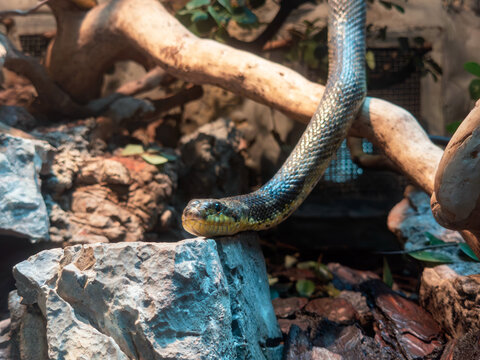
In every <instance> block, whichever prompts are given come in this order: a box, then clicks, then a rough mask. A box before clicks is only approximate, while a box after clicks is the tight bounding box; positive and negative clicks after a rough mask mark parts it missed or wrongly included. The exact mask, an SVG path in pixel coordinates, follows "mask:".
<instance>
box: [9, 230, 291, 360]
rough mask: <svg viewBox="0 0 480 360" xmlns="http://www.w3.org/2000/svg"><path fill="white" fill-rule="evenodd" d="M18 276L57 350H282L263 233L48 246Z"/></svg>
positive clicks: (127, 354)
mask: <svg viewBox="0 0 480 360" xmlns="http://www.w3.org/2000/svg"><path fill="white" fill-rule="evenodd" d="M14 276H15V279H16V281H17V287H18V294H19V295H20V296H22V298H23V299H22V303H23V304H25V305H21V306H24V307H25V308H26V309H27V311H31V312H34V310H32V308H36V309H38V312H39V314H41V318H42V321H44V322H45V326H44V327H43V329H39V330H38V334H37V337H38V338H40V339H41V338H42V336H43V337H44V338H45V339H46V340H45V342H46V343H47V344H48V358H50V359H59V358H64V359H172V360H173V359H178V360H181V359H225V360H228V359H252V360H257V359H258V360H261V359H271V360H276V359H280V358H281V351H282V349H281V346H279V345H278V344H279V340H280V336H281V335H280V331H279V329H278V325H277V323H276V319H275V315H274V313H273V308H272V305H271V302H270V297H269V291H268V281H267V275H266V271H265V263H264V260H263V257H262V254H261V251H260V248H259V245H258V240H257V238H256V236H255V235H254V234H243V235H239V236H236V237H232V238H222V239H221V240H218V241H214V240H211V239H204V238H196V239H189V240H184V241H181V242H178V243H117V244H92V245H83V246H81V245H77V246H72V247H68V248H65V249H54V250H48V251H43V252H41V253H38V254H37V255H34V256H32V257H31V258H29V259H28V260H26V261H24V262H22V263H20V264H18V265H17V266H15V268H14ZM17 307H18V306H17ZM12 308H15V305H14V304H10V310H11V311H12ZM17 313H18V311H17ZM20 313H21V311H20ZM12 316H13V315H12ZM16 318H22V315H19V316H18V315H17V316H16ZM12 321H13V320H12ZM17 323H18V321H17ZM20 323H21V322H20ZM20 328H21V326H20ZM31 336H33V335H31ZM17 337H18V336H17ZM24 344H25V346H23V345H22V346H23V347H21V348H22V351H23V353H27V352H28V351H31V350H32V349H30V348H28V342H24ZM32 346H33V345H32ZM35 346H37V347H38V346H39V345H38V344H37V345H35ZM21 358H22V359H27V358H26V357H21ZM37 358H38V359H42V360H43V359H47V357H37Z"/></svg>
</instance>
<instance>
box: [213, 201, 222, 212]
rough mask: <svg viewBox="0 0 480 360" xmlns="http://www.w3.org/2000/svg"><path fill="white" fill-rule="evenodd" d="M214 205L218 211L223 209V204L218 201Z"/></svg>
mask: <svg viewBox="0 0 480 360" xmlns="http://www.w3.org/2000/svg"><path fill="white" fill-rule="evenodd" d="M213 206H214V207H215V211H216V212H220V210H222V206H221V205H220V203H218V202H216V203H215V204H214V205H213Z"/></svg>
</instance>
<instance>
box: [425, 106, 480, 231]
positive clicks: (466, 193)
mask: <svg viewBox="0 0 480 360" xmlns="http://www.w3.org/2000/svg"><path fill="white" fill-rule="evenodd" d="M432 211H433V215H434V216H435V219H436V220H437V221H438V222H439V223H440V224H441V225H443V226H445V227H447V228H450V229H454V230H468V231H470V232H472V233H477V234H478V233H480V100H479V101H477V103H476V106H475V107H474V108H473V110H472V111H471V112H470V114H469V115H468V116H467V117H466V118H465V120H464V121H463V122H462V123H461V124H460V126H459V128H458V129H457V131H456V132H455V134H454V135H453V137H452V139H451V140H450V142H449V143H448V146H447V147H446V149H445V152H444V154H443V157H442V159H441V161H440V164H439V166H438V170H437V173H436V176H435V190H434V193H433V196H432Z"/></svg>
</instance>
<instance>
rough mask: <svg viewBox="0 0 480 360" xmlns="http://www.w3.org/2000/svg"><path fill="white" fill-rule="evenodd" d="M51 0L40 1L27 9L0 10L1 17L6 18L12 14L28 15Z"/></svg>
mask: <svg viewBox="0 0 480 360" xmlns="http://www.w3.org/2000/svg"><path fill="white" fill-rule="evenodd" d="M49 1H50V0H43V1H40V2H39V3H38V4H37V5H35V6H34V7H32V8H30V9H27V10H6V11H0V18H6V17H10V16H27V15H29V14H31V13H34V12H35V11H37V10H38V9H40V8H41V7H42V6H43V5H45V4H47V3H48V2H49Z"/></svg>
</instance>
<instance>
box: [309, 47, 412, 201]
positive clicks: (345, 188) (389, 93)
mask: <svg viewBox="0 0 480 360" xmlns="http://www.w3.org/2000/svg"><path fill="white" fill-rule="evenodd" d="M372 51H373V52H374V54H375V63H376V68H375V70H373V71H372V72H371V74H372V75H379V76H376V77H375V76H372V78H376V79H380V81H377V84H376V87H377V88H376V89H375V90H369V91H368V95H369V96H373V97H378V98H381V99H385V100H387V101H390V102H392V103H394V104H397V105H399V106H401V107H404V108H405V109H407V110H408V111H410V112H411V113H412V114H413V115H414V116H416V117H417V119H419V118H420V73H419V72H418V71H411V72H408V76H406V77H404V78H400V79H395V76H397V75H398V74H403V73H405V71H404V70H405V68H406V67H407V66H408V65H409V62H411V61H412V53H408V52H402V51H400V50H399V49H372ZM385 78H386V79H388V81H389V82H391V83H392V84H391V85H389V86H383V87H382V86H378V82H380V83H381V82H382V81H383V79H385ZM392 79H393V81H392ZM369 84H370V82H369ZM363 151H364V152H365V153H367V154H372V153H376V150H375V149H374V146H373V145H372V144H371V143H370V142H368V141H366V140H363ZM405 184H406V180H405V178H404V177H403V176H400V175H397V174H394V173H392V172H389V171H371V170H368V169H366V170H364V169H362V168H360V167H359V166H358V165H356V164H355V163H354V162H353V161H352V160H351V157H350V151H349V150H348V147H347V145H346V141H344V142H343V143H342V145H341V146H340V148H339V149H338V151H337V155H336V158H335V159H334V160H332V162H331V164H330V166H329V167H328V168H327V170H326V172H325V175H324V176H323V178H322V180H321V181H320V183H319V184H318V186H317V189H316V192H321V193H324V194H327V195H328V196H336V195H335V194H345V193H348V194H352V193H361V194H364V195H366V196H371V195H372V194H375V195H376V196H382V195H381V193H382V192H383V196H388V193H391V192H392V191H402V189H403V187H404V186H405Z"/></svg>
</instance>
